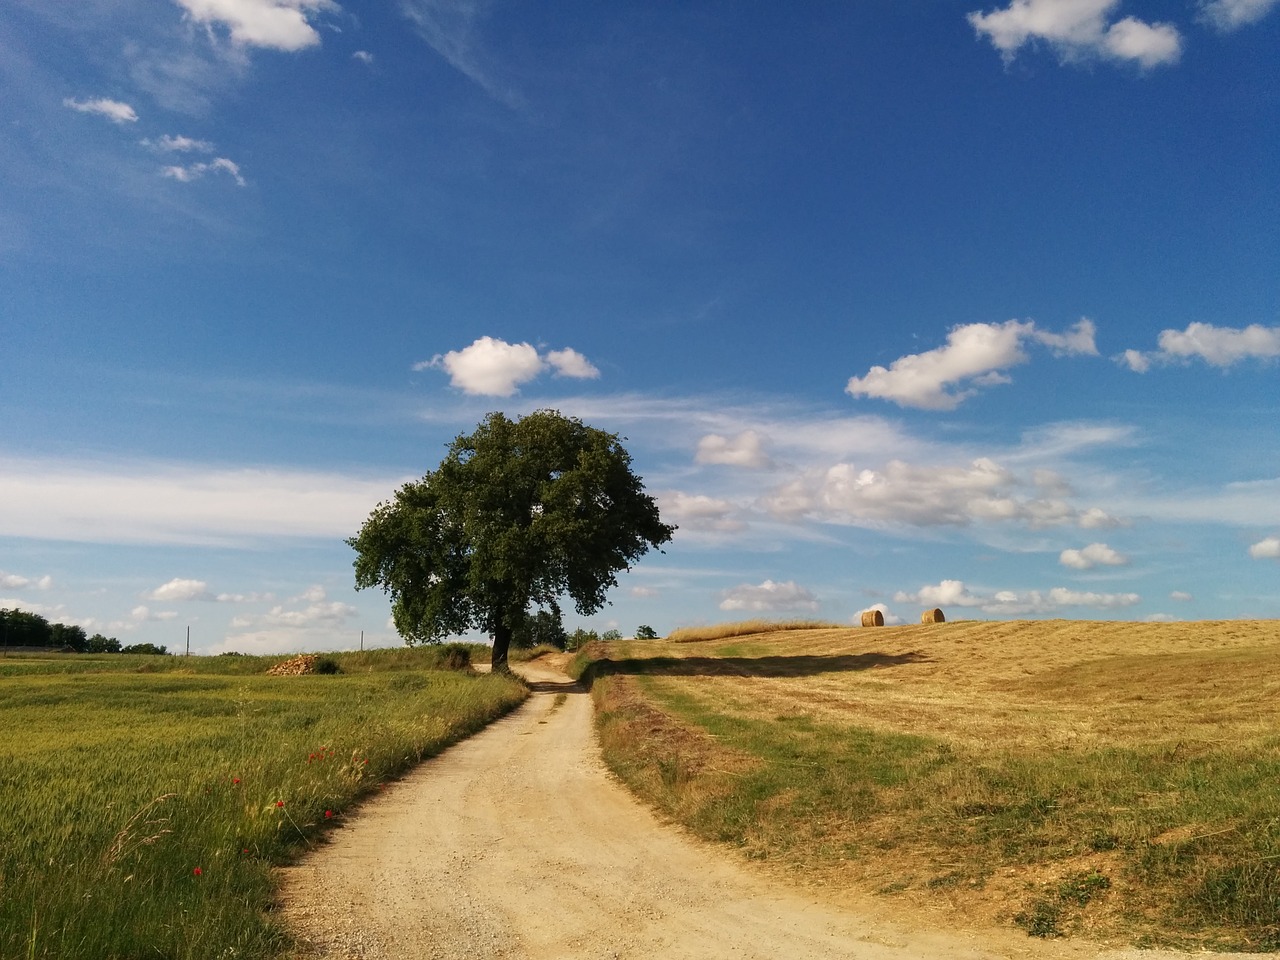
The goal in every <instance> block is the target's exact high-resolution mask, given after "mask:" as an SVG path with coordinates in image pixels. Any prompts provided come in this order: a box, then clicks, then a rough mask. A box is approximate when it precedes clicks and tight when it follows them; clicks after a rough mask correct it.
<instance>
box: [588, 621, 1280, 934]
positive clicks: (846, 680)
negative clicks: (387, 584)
mask: <svg viewBox="0 0 1280 960" xmlns="http://www.w3.org/2000/svg"><path fill="white" fill-rule="evenodd" d="M731 626H732V628H731V629H729V630H727V631H726V632H724V633H723V634H721V635H720V636H718V637H708V639H704V640H701V641H695V640H686V641H685V642H684V643H681V644H679V645H678V646H675V645H668V644H663V645H654V644H621V645H619V644H614V645H612V646H610V647H609V648H600V649H596V650H594V651H592V654H593V655H594V656H595V657H596V658H597V660H598V662H597V663H596V664H595V665H594V666H593V668H592V671H591V672H592V673H593V674H594V675H595V676H596V677H597V678H600V679H601V680H603V682H602V683H601V682H597V698H598V701H599V703H600V707H601V725H602V736H603V737H604V740H605V745H606V750H607V753H608V756H609V759H610V762H611V763H612V764H613V765H614V768H615V770H617V771H618V773H619V775H620V776H622V777H623V779H625V780H626V781H627V782H628V783H630V784H631V785H632V786H633V788H635V789H636V790H637V792H639V793H640V794H641V795H642V796H645V797H647V798H648V799H650V800H651V801H652V802H654V803H655V804H657V805H658V806H659V807H661V808H662V809H664V810H665V811H666V812H668V813H669V814H670V815H672V816H674V817H676V818H677V819H680V820H681V821H682V822H685V823H686V824H688V825H689V826H691V827H692V828H693V829H694V830H696V831H697V832H699V833H700V834H702V835H704V836H708V837H710V838H713V839H719V840H723V841H726V842H730V843H732V844H734V845H736V846H738V847H740V848H741V849H742V850H743V851H744V852H746V854H747V855H748V856H751V857H753V858H757V859H767V860H769V861H771V862H775V863H778V864H780V865H782V866H783V867H784V868H785V869H787V870H789V871H796V872H797V873H798V875H800V876H802V877H803V878H806V879H809V880H814V881H818V880H821V881H822V882H823V883H824V884H826V885H827V886H828V888H830V887H831V886H836V887H840V886H843V887H847V888H850V889H856V890H861V891H864V892H865V891H880V892H893V893H897V894H900V895H904V896H908V897H912V898H916V899H917V900H919V901H921V902H928V903H932V904H933V905H935V906H938V905H942V906H944V907H945V908H946V909H947V910H948V911H949V912H951V913H952V914H953V915H955V916H958V917H962V918H968V919H970V920H973V921H975V922H1002V923H1008V922H1016V923H1018V924H1019V925H1021V926H1023V927H1024V928H1025V929H1027V930H1028V931H1029V932H1033V933H1037V934H1039V935H1054V934H1058V933H1065V932H1071V933H1083V934H1088V935H1090V936H1095V937H1112V938H1118V939H1121V940H1127V941H1129V942H1134V941H1139V942H1149V943H1164V944H1169V945H1184V946H1186V945H1203V944H1211V945H1220V946H1221V945H1228V946H1235V947H1243V948H1257V947H1258V946H1280V797H1277V796H1276V791H1275V790H1274V782H1275V780H1276V779H1277V778H1278V777H1280V735H1278V732H1280V695H1278V694H1280V671H1276V670H1275V663H1276V662H1277V656H1278V655H1280V624H1277V623H1275V622H1266V621H1222V622H1213V623H1179V624H1135V623H1110V622H1080V621H1043V622H1013V623H981V622H960V623H949V624H930V625H927V626H920V625H913V626H902V627H884V628H880V629H877V630H875V631H874V632H872V631H866V630H858V629H853V628H832V627H810V628H797V627H795V626H791V625H789V628H788V629H785V630H778V629H770V630H769V631H768V632H762V633H759V634H756V635H751V636H748V635H745V634H744V632H743V631H742V630H740V629H738V628H739V625H736V624H735V625H731ZM708 632H709V633H714V631H708ZM730 638H732V641H733V642H730V643H723V642H721V641H723V640H725V639H730ZM654 744H660V748H658V749H654V748H653V745H654Z"/></svg>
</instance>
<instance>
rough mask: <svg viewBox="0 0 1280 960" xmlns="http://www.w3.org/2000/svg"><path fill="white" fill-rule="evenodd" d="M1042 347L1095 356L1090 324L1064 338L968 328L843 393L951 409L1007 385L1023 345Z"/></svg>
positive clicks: (1002, 326)
mask: <svg viewBox="0 0 1280 960" xmlns="http://www.w3.org/2000/svg"><path fill="white" fill-rule="evenodd" d="M1029 341H1030V342H1036V343H1041V344H1043V345H1045V346H1047V347H1049V348H1050V349H1052V350H1053V352H1054V353H1055V354H1058V355H1075V354H1084V355H1096V354H1097V352H1098V350H1097V347H1096V346H1095V344H1094V325H1093V322H1092V321H1090V320H1088V319H1083V320H1081V321H1080V322H1079V323H1077V324H1076V325H1075V326H1074V327H1072V328H1071V329H1070V330H1068V331H1067V332H1066V333H1061V334H1059V333H1049V332H1047V331H1041V330H1037V329H1036V325H1035V321H1032V320H1027V321H1025V322H1024V321H1018V320H1009V321H1007V322H1005V323H970V324H966V325H964V326H959V327H953V328H952V329H951V332H950V333H948V334H947V344H946V346H944V347H938V348H936V349H934V350H929V351H926V352H924V353H915V354H909V355H907V356H905V357H899V358H898V359H897V360H895V361H893V363H892V364H890V365H889V367H888V369H886V368H884V367H880V366H875V367H872V368H871V369H870V370H869V371H867V374H866V376H864V377H852V378H850V380H849V383H848V384H847V385H846V387H845V391H846V392H847V393H849V394H850V395H851V396H854V397H877V398H880V399H882V400H889V401H892V402H893V403H896V404H898V405H899V406H902V407H916V408H919V409H922V410H954V409H955V408H956V407H958V406H959V405H960V404H961V403H963V402H964V401H965V400H967V399H968V398H969V397H971V396H973V395H974V394H976V393H977V392H978V389H977V388H979V387H986V386H993V385H996V384H1002V383H1010V382H1011V381H1010V379H1009V377H1008V376H1006V375H1005V374H1004V373H1002V372H1001V371H1003V370H1006V369H1008V368H1009V367H1014V366H1017V365H1019V364H1022V363H1026V362H1027V360H1028V357H1027V354H1026V351H1025V350H1024V349H1023V348H1024V346H1025V344H1026V343H1027V342H1029Z"/></svg>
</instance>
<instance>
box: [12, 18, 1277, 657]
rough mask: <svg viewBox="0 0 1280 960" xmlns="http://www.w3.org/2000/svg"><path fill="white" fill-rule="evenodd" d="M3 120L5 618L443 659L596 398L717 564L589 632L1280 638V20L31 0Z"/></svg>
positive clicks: (682, 524) (618, 595)
mask: <svg viewBox="0 0 1280 960" xmlns="http://www.w3.org/2000/svg"><path fill="white" fill-rule="evenodd" d="M0 124H2V125H3V136H0V608H13V607H17V608H21V609H24V610H30V611H34V612H37V613H40V614H41V615H43V616H45V617H47V618H48V619H50V620H51V621H58V622H64V623H76V624H80V625H82V626H84V627H85V629H86V630H87V631H88V632H90V633H94V632H102V633H105V634H106V635H108V636H115V637H117V638H119V639H120V640H121V642H122V643H126V644H127V643H141V642H151V643H157V644H165V645H167V646H168V647H169V649H170V650H182V649H184V646H185V643H186V637H187V631H188V630H189V631H190V643H191V650H192V652H196V653H219V652H225V651H231V650H234V651H239V652H243V653H271V652H285V651H294V650H326V649H350V648H353V647H355V646H357V645H358V644H359V643H361V642H363V643H364V644H365V645H366V646H388V645H394V644H397V643H399V642H400V641H399V639H398V638H397V636H396V634H395V631H394V628H393V627H392V626H391V625H390V623H389V610H390V607H389V603H388V601H387V599H386V597H385V596H384V595H383V594H381V593H380V592H378V591H376V590H366V591H360V592H357V591H356V590H355V588H354V576H353V570H352V561H353V559H354V555H353V553H352V551H351V549H350V548H349V547H348V546H347V545H346V543H345V542H344V541H345V539H346V538H348V537H351V536H353V535H354V534H355V533H356V532H357V531H358V530H359V528H360V525H361V523H362V522H363V521H364V519H365V517H367V516H368V514H369V512H370V511H371V510H372V509H373V508H374V507H375V506H376V505H377V504H378V503H379V502H380V501H383V500H386V499H389V498H390V497H391V496H392V495H393V494H394V492H395V490H396V489H397V488H398V487H399V486H400V485H401V484H403V483H405V482H407V481H409V480H413V479H417V478H419V477H421V476H422V475H424V474H425V473H427V472H428V471H430V470H432V469H434V468H435V467H436V466H437V465H438V464H439V462H440V460H441V458H442V457H443V455H444V453H445V449H446V446H447V444H448V443H449V442H450V440H452V439H453V438H454V437H456V436H458V435H460V434H464V433H468V432H470V431H471V430H472V429H473V428H474V427H475V426H476V425H477V424H478V423H479V421H480V420H481V419H483V417H484V416H485V415H486V414H487V413H489V412H491V411H495V410H501V411H504V412H506V413H507V414H508V415H510V416H513V417H514V416H519V415H522V414H524V413H527V412H530V411H532V410H536V409H541V408H553V409H557V410H560V411H561V412H563V413H565V414H568V415H572V416H576V417H579V418H581V419H582V420H583V421H585V422H586V423H588V424H590V425H591V426H594V427H599V428H601V429H604V430H607V431H609V432H611V433H615V434H617V435H619V436H620V437H622V438H625V439H624V441H623V442H624V444H625V446H626V448H627V449H628V451H629V452H630V453H631V455H632V457H633V468H634V469H635V471H636V472H637V473H638V474H639V475H640V476H641V477H642V478H643V479H644V483H645V487H646V489H647V490H648V492H650V493H651V494H653V495H654V497H655V498H656V499H657V501H658V504H659V507H660V509H661V512H662V516H663V519H664V520H665V521H666V522H668V523H673V524H676V525H677V526H678V528H679V529H678V531H677V533H676V535H675V537H674V539H673V540H672V542H671V543H669V544H668V545H666V547H665V549H664V552H662V553H656V552H655V553H651V554H649V555H648V556H646V557H645V558H644V559H643V560H641V561H640V562H639V563H638V564H636V565H635V566H634V567H633V568H632V569H631V570H630V571H627V572H625V573H622V574H621V575H620V576H619V578H618V585H617V587H616V588H615V589H614V590H613V591H612V593H611V594H610V601H611V602H610V604H609V605H608V606H607V607H605V608H604V609H603V610H601V611H599V612H598V613H595V614H593V615H591V616H585V617H584V616H579V615H577V614H576V613H574V612H572V611H569V612H568V613H567V615H566V625H567V626H568V627H570V628H571V629H572V628H574V627H576V626H584V627H589V628H594V629H597V630H605V629H610V628H616V629H619V630H620V631H621V632H622V633H623V634H625V635H630V634H631V633H632V632H633V631H634V630H635V628H636V627H637V626H638V625H640V624H646V625H650V626H652V627H654V628H655V629H656V630H657V631H658V632H659V633H666V632H668V631H670V630H672V629H674V628H676V627H679V626H685V625H694V624H701V623H714V622H720V621H725V620H740V619H747V618H757V617H759V618H769V619H797V618H799V619H821V620H828V621H834V622H840V623H854V622H857V620H858V618H859V614H860V613H861V612H862V611H863V610H866V609H870V608H872V607H877V608H879V609H881V610H882V611H883V612H884V614H885V618H886V621H887V622H888V623H899V622H915V621H917V620H918V619H919V616H920V613H921V611H922V610H923V609H926V608H932V607H935V606H938V607H941V608H942V609H943V610H944V611H945V613H946V615H947V616H948V618H950V619H959V618H971V619H972V618H978V619H993V620H1004V619H1014V618H1051V617H1064V618H1072V619H1126V620H1200V619H1229V618H1280V432H1278V431H1277V428H1276V423H1277V411H1278V406H1280V404H1278V402H1277V401H1278V400H1280V376H1278V374H1280V229H1278V228H1277V224H1280V0H1178V2H1156V0H1150V2H1144V0H986V2H981V0H912V2H903V0H859V2H856V3H848V2H844V3H836V2H832V3H825V2H814V3H806V4H785V5H780V4H734V3H714V2H686V3H628V2H618V3H609V4H598V3H577V2H573V0H566V2H562V3H557V4H552V5H545V4H524V3H512V2H509V0H453V2H443V0H392V2H385V0H384V2H377V3H372V2H365V0H351V2H348V0H54V2H51V0H8V2H6V3H5V4H3V6H0ZM362 637H363V641H362V640H361V638H362Z"/></svg>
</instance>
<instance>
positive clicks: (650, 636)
mask: <svg viewBox="0 0 1280 960" xmlns="http://www.w3.org/2000/svg"><path fill="white" fill-rule="evenodd" d="M636 639H637V640H657V639H658V631H657V630H655V629H653V627H651V626H649V625H648V624H647V623H642V624H640V626H638V627H636Z"/></svg>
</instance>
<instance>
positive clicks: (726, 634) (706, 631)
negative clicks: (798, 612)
mask: <svg viewBox="0 0 1280 960" xmlns="http://www.w3.org/2000/svg"><path fill="white" fill-rule="evenodd" d="M840 629H842V628H841V626H840V625H839V624H836V623H827V622H824V621H821V620H739V621H737V622H734V623H713V624H708V625H704V626H698V627H677V628H676V629H675V630H672V631H671V632H670V633H669V634H667V641H668V642H670V643H699V642H702V641H705V640H727V639H728V638H730V637H747V636H754V635H756V634H762V633H783V632H785V631H788V630H840Z"/></svg>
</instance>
